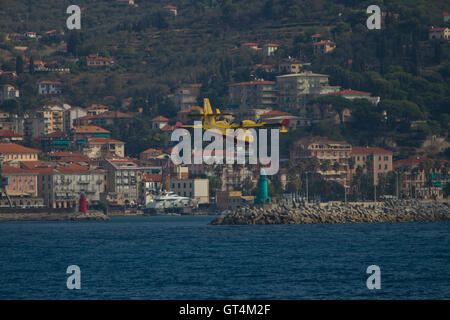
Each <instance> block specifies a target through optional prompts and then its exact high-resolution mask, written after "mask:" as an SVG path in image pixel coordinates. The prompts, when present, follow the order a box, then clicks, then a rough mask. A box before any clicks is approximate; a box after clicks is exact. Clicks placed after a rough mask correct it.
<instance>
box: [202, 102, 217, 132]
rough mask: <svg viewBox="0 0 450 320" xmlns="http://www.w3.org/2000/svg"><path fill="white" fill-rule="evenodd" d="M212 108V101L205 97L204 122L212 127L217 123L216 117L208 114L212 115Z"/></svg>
mask: <svg viewBox="0 0 450 320" xmlns="http://www.w3.org/2000/svg"><path fill="white" fill-rule="evenodd" d="M212 113H213V112H212V108H211V103H210V102H209V99H208V98H205V99H203V114H204V120H203V121H204V123H205V124H206V127H209V128H210V127H211V126H212V125H213V124H214V123H215V119H214V117H210V116H208V115H211V114H212Z"/></svg>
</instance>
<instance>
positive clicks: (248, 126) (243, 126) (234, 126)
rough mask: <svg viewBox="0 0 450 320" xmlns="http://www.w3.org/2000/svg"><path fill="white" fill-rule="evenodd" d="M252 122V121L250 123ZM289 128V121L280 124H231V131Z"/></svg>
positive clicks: (284, 120)
mask: <svg viewBox="0 0 450 320" xmlns="http://www.w3.org/2000/svg"><path fill="white" fill-rule="evenodd" d="M252 122H253V121H252ZM287 126H289V119H283V121H281V122H270V123H269V122H259V123H257V122H253V123H245V122H244V123H233V124H232V125H231V129H252V128H280V127H287Z"/></svg>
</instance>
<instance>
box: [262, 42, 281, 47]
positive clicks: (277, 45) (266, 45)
mask: <svg viewBox="0 0 450 320" xmlns="http://www.w3.org/2000/svg"><path fill="white" fill-rule="evenodd" d="M279 46H280V45H279V44H277V43H266V44H265V45H263V47H279Z"/></svg>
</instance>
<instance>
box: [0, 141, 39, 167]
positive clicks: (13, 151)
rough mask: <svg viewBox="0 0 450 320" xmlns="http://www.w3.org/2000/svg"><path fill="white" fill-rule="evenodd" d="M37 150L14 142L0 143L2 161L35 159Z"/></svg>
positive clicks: (36, 158)
mask: <svg viewBox="0 0 450 320" xmlns="http://www.w3.org/2000/svg"><path fill="white" fill-rule="evenodd" d="M38 153H39V150H37V149H31V148H27V147H24V146H21V145H19V144H15V143H0V157H1V158H3V161H4V162H10V161H37V160H38Z"/></svg>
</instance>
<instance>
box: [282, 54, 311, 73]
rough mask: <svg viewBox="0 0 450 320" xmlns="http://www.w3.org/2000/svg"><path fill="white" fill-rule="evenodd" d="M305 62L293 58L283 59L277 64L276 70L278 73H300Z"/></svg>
mask: <svg viewBox="0 0 450 320" xmlns="http://www.w3.org/2000/svg"><path fill="white" fill-rule="evenodd" d="M304 64H305V63H304V62H303V61H302V60H299V59H295V58H291V57H289V58H287V59H283V60H282V61H281V62H280V63H279V64H278V72H280V73H300V71H301V70H302V67H303V65H304Z"/></svg>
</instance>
